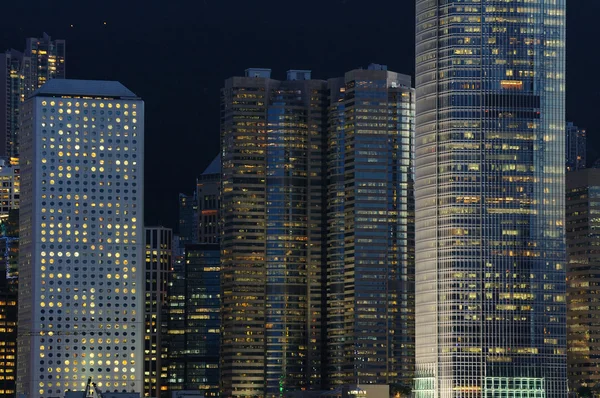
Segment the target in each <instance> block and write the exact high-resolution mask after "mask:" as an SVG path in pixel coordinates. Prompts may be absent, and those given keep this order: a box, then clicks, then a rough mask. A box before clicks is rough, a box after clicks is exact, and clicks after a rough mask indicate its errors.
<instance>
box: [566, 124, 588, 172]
mask: <svg viewBox="0 0 600 398" xmlns="http://www.w3.org/2000/svg"><path fill="white" fill-rule="evenodd" d="M565 143H566V147H567V149H566V151H567V171H575V170H581V169H585V166H586V165H585V163H586V161H587V133H586V131H585V129H580V128H579V127H577V126H575V125H574V124H573V122H567V129H566V138H565Z"/></svg>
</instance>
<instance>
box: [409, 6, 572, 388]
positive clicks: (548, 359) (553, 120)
mask: <svg viewBox="0 0 600 398" xmlns="http://www.w3.org/2000/svg"><path fill="white" fill-rule="evenodd" d="M565 3H566V2H565V0H557V1H551V2H550V1H543V2H541V1H535V2H529V3H526V4H525V3H523V2H521V1H517V0H508V1H506V0H503V1H487V2H484V3H482V2H480V1H478V0H474V1H464V2H461V3H460V4H458V3H456V2H438V1H431V0H417V2H416V13H417V14H416V19H417V26H416V90H417V107H416V142H415V147H416V181H415V195H416V231H417V232H416V264H417V267H416V336H417V340H416V341H417V348H416V372H417V377H418V378H417V379H416V386H415V387H416V390H417V397H437V398H447V397H465V398H466V397H503V396H520V397H534V396H535V397H538V396H542V397H547V398H558V397H565V396H566V394H567V385H566V379H567V377H566V318H565V317H566V302H565V276H566V270H565V233H564V210H565V208H564V194H565V187H564V173H565V170H564V169H565V167H564V163H563V162H564V159H565V153H564V151H565V142H564V127H565V120H564V117H565Z"/></svg>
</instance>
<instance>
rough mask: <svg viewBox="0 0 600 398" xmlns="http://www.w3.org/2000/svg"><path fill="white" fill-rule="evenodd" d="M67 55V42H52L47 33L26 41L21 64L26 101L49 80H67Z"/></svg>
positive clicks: (23, 92) (23, 93)
mask: <svg viewBox="0 0 600 398" xmlns="http://www.w3.org/2000/svg"><path fill="white" fill-rule="evenodd" d="M65 55H66V42H65V40H52V37H50V36H49V35H48V34H47V33H44V35H43V36H42V37H30V38H28V39H27V40H25V51H24V52H23V60H22V63H21V75H22V79H23V89H22V96H23V99H24V100H25V99H27V98H29V97H30V96H31V95H32V94H33V93H34V91H35V90H37V89H38V88H39V87H42V86H43V85H44V84H45V83H46V82H48V81H49V80H51V79H64V78H65V75H66V63H65Z"/></svg>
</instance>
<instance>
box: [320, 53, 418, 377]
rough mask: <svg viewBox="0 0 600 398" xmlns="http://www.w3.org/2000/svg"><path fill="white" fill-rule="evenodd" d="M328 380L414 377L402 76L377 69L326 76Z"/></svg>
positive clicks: (409, 183) (408, 135) (407, 89)
mask: <svg viewBox="0 0 600 398" xmlns="http://www.w3.org/2000/svg"><path fill="white" fill-rule="evenodd" d="M329 90H330V100H331V101H330V104H329V131H328V148H327V150H328V156H327V175H328V177H329V178H328V190H327V358H328V363H327V376H328V384H329V386H339V385H344V384H346V385H352V384H358V383H363V384H395V383H404V384H407V385H410V384H411V383H412V378H413V376H414V196H413V159H412V145H413V134H414V101H415V97H414V90H413V89H412V88H411V78H410V76H407V75H401V74H398V73H395V72H391V71H388V70H387V67H385V66H383V65H374V64H373V65H370V66H369V68H368V69H366V70H362V69H357V70H352V71H350V72H347V73H346V74H345V76H344V77H343V78H338V79H331V80H329Z"/></svg>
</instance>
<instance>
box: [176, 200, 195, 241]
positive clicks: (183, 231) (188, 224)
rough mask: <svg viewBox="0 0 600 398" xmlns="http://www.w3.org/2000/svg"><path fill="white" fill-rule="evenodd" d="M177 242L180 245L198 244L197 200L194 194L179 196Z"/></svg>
mask: <svg viewBox="0 0 600 398" xmlns="http://www.w3.org/2000/svg"><path fill="white" fill-rule="evenodd" d="M178 215H179V234H178V236H179V240H180V241H181V244H184V245H185V244H190V243H197V242H198V200H197V198H196V193H195V192H194V193H193V194H192V195H186V194H183V193H180V194H179V213H178Z"/></svg>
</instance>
